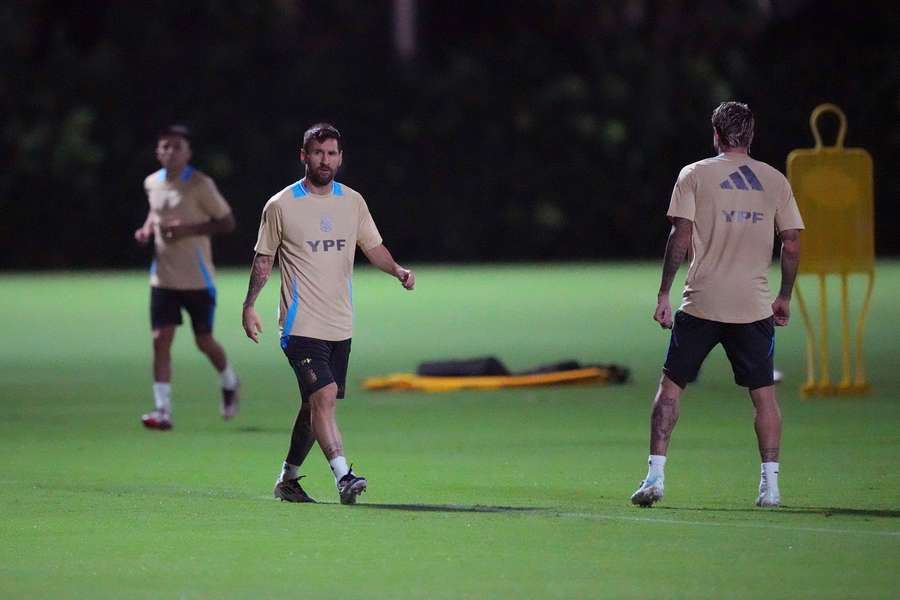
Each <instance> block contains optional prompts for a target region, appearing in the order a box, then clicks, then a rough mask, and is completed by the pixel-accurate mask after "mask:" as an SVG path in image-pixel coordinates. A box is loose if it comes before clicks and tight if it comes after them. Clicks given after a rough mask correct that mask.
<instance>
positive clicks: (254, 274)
mask: <svg viewBox="0 0 900 600" xmlns="http://www.w3.org/2000/svg"><path fill="white" fill-rule="evenodd" d="M274 261H275V259H274V257H272V256H266V255H265V254H257V255H256V256H255V257H254V258H253V266H252V267H251V268H250V285H249V286H248V288H247V297H246V298H245V299H244V311H243V315H242V316H241V321H242V324H243V326H244V333H246V334H247V337H248V338H250V339H251V340H253V341H254V342H256V343H257V344H258V343H259V336H260V334H261V333H262V321H261V320H260V318H259V315H258V314H256V309H255V308H253V303H254V302H256V297H257V296H259V293H260V292H261V291H262V289H263V287H264V286H265V285H266V281H268V280H269V275H271V273H272V263H273V262H274Z"/></svg>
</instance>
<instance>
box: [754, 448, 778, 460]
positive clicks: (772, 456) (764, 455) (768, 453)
mask: <svg viewBox="0 0 900 600" xmlns="http://www.w3.org/2000/svg"><path fill="white" fill-rule="evenodd" d="M780 450H781V449H780V448H760V449H759V457H760V458H761V459H762V462H778V453H779V451H780Z"/></svg>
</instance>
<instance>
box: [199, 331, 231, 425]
mask: <svg viewBox="0 0 900 600" xmlns="http://www.w3.org/2000/svg"><path fill="white" fill-rule="evenodd" d="M194 342H195V343H196V344H197V348H198V349H199V350H200V352H202V353H203V354H205V355H206V357H207V358H208V359H209V362H211V363H212V365H213V367H215V369H216V371H218V373H219V380H220V382H221V384H222V404H221V406H220V412H221V413H222V417H223V418H225V419H230V418H232V417H233V416H235V415H236V414H237V412H238V407H239V403H240V385H241V382H240V380H239V379H238V377H237V374H236V373H235V372H234V369H233V368H232V367H231V365H229V364H228V358H227V357H226V356H225V349H224V348H223V347H222V345H221V344H219V342H217V341H216V338H214V337H213V336H212V334H211V333H198V334H194Z"/></svg>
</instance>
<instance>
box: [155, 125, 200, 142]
mask: <svg viewBox="0 0 900 600" xmlns="http://www.w3.org/2000/svg"><path fill="white" fill-rule="evenodd" d="M170 135H177V136H179V137H183V138H184V139H186V140H187V141H189V142H190V141H191V138H192V137H193V134H192V133H191V129H190V127H188V126H187V125H184V124H181V123H173V124H172V125H166V126H165V127H163V128H162V129H160V130H159V133H158V134H157V135H156V139H158V140H159V139H162V138H164V137H166V136H170Z"/></svg>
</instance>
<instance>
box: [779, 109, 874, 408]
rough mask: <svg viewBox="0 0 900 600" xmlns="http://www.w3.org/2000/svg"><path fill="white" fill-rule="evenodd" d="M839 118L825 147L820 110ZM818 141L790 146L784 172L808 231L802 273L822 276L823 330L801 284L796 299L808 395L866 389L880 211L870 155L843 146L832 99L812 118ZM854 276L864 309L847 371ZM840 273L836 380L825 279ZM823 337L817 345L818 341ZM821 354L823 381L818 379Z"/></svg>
mask: <svg viewBox="0 0 900 600" xmlns="http://www.w3.org/2000/svg"><path fill="white" fill-rule="evenodd" d="M827 112H831V113H834V114H835V115H837V118H838V120H839V122H840V128H839V130H838V134H837V140H836V142H835V144H834V146H823V145H822V137H821V135H820V134H819V129H818V126H817V124H816V123H817V121H818V119H819V117H820V116H822V115H823V114H825V113H827ZM809 126H810V129H812V133H813V138H814V139H815V141H816V145H815V147H814V148H804V149H799V150H794V151H792V152H791V153H790V154H789V155H788V158H787V175H788V180H789V181H790V182H791V187H792V188H793V190H794V196H795V197H796V198H797V205H798V206H799V208H800V213H801V215H802V216H803V220H804V223H805V225H806V230H805V231H804V232H803V237H802V240H803V242H802V246H801V253H800V273H801V274H812V275H816V276H817V277H818V280H819V297H820V305H819V306H820V310H821V315H820V317H821V318H820V331H819V337H818V338H817V337H816V333H815V331H814V328H813V324H812V321H811V319H810V315H809V311H808V310H807V306H806V303H805V302H804V300H803V294H802V293H801V292H800V285H799V281H798V284H797V301H798V305H799V307H800V313H801V315H802V316H803V322H804V325H805V327H806V383H805V384H804V386H803V392H804V394H807V395H812V394H835V393H838V394H861V393H863V392H865V391H866V390H867V389H868V384H867V383H866V377H865V372H864V369H863V357H862V341H863V326H864V324H865V320H866V314H867V313H868V311H869V301H870V300H871V298H872V288H873V286H874V284H875V234H874V230H875V209H874V199H873V191H872V188H873V184H872V157H871V156H870V155H869V153H868V152H866V151H865V150H863V149H862V148H844V136H845V135H846V133H847V118H846V117H845V116H844V113H843V111H842V110H841V109H840V108H838V107H837V106H835V105H834V104H820V105H819V106H817V107H816V108H815V110H813V111H812V114H811V115H810V117H809ZM852 273H860V274H863V275H866V276H867V278H868V285H867V288H866V292H865V299H864V300H863V305H862V310H861V312H860V316H859V320H858V321H857V325H856V344H855V346H856V353H855V374H854V375H853V376H852V377H851V370H850V320H849V317H848V283H847V278H848V276H849V275H850V274H852ZM831 274H836V275H839V276H840V278H841V311H840V313H841V368H842V375H841V380H840V382H839V383H838V385H837V386H834V385H833V384H832V383H831V375H830V369H829V365H828V363H829V356H828V300H827V289H826V277H827V276H828V275H831ZM817 342H818V343H817ZM817 355H818V363H819V365H818V370H819V379H818V381H816V358H817Z"/></svg>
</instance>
